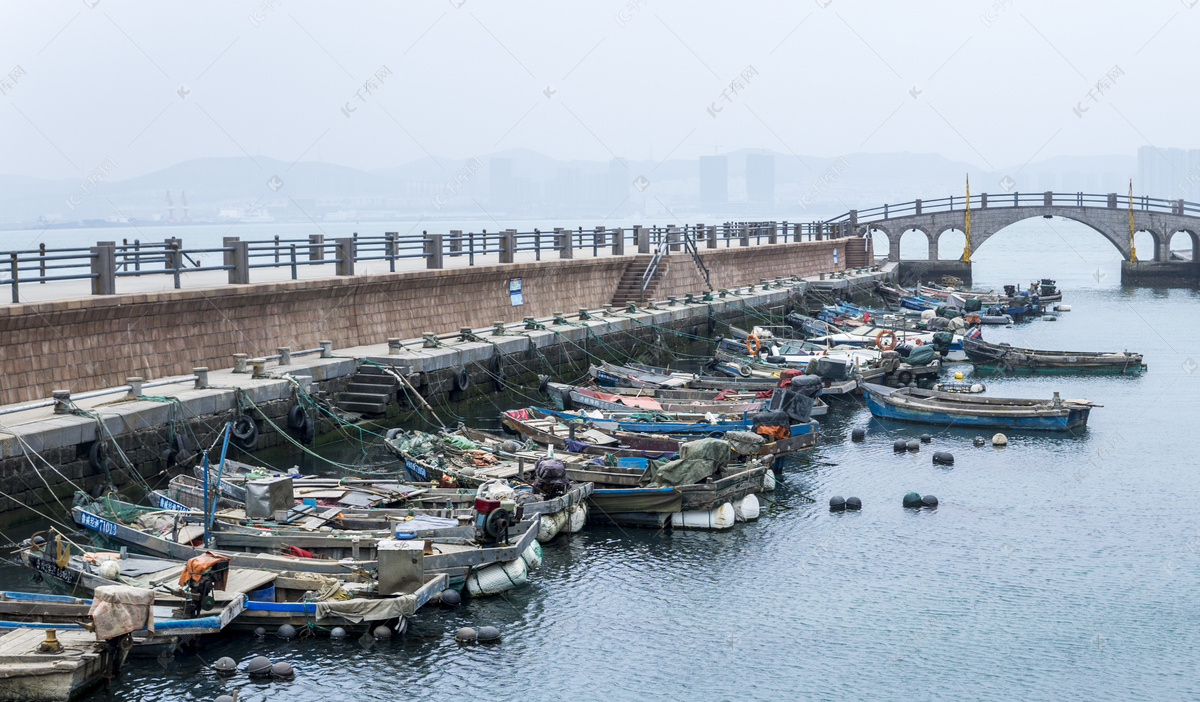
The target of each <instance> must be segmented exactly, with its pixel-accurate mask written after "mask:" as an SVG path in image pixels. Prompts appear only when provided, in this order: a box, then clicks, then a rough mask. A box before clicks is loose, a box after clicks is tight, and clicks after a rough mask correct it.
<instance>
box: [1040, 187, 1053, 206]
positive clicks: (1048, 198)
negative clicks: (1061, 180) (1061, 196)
mask: <svg viewBox="0 0 1200 702" xmlns="http://www.w3.org/2000/svg"><path fill="white" fill-rule="evenodd" d="M1042 204H1043V205H1045V206H1046V207H1049V206H1051V205H1053V204H1054V192H1053V191H1051V190H1047V191H1046V192H1044V193H1042Z"/></svg>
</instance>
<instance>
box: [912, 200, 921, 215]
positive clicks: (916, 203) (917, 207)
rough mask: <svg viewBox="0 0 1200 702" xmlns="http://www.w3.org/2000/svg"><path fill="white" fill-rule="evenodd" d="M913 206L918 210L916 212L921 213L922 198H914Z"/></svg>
mask: <svg viewBox="0 0 1200 702" xmlns="http://www.w3.org/2000/svg"><path fill="white" fill-rule="evenodd" d="M913 207H914V209H915V210H916V212H915V213H914V214H921V198H917V199H916V200H913Z"/></svg>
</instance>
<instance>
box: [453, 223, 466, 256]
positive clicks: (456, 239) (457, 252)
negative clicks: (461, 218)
mask: <svg viewBox="0 0 1200 702" xmlns="http://www.w3.org/2000/svg"><path fill="white" fill-rule="evenodd" d="M462 250H463V245H462V230H461V229H451V230H450V255H451V256H462Z"/></svg>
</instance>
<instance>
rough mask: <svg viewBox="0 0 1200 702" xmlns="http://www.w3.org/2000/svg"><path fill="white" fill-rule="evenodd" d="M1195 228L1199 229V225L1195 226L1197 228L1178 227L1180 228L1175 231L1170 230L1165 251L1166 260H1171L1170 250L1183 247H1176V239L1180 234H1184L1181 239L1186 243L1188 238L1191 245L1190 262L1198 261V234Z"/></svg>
mask: <svg viewBox="0 0 1200 702" xmlns="http://www.w3.org/2000/svg"><path fill="white" fill-rule="evenodd" d="M1197 229H1200V227H1197V228H1187V227H1180V228H1177V229H1176V230H1175V231H1173V232H1171V236H1170V238H1169V239H1167V250H1166V252H1165V253H1166V257H1167V260H1171V252H1172V251H1178V250H1180V249H1182V248H1183V247H1182V246H1180V247H1178V248H1177V247H1176V240H1177V239H1179V235H1180V234H1184V235H1185V236H1184V239H1183V243H1187V242H1188V241H1189V240H1190V242H1191V245H1192V246H1191V250H1192V263H1196V262H1198V261H1200V235H1198V234H1197V233H1196V232H1197Z"/></svg>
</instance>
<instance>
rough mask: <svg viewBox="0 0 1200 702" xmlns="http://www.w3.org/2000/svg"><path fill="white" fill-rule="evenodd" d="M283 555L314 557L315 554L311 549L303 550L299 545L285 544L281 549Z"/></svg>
mask: <svg viewBox="0 0 1200 702" xmlns="http://www.w3.org/2000/svg"><path fill="white" fill-rule="evenodd" d="M283 555H285V556H296V557H297V558H316V557H317V554H315V553H313V552H312V551H305V550H304V549H302V548H300V547H299V546H286V547H284V549H283Z"/></svg>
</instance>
